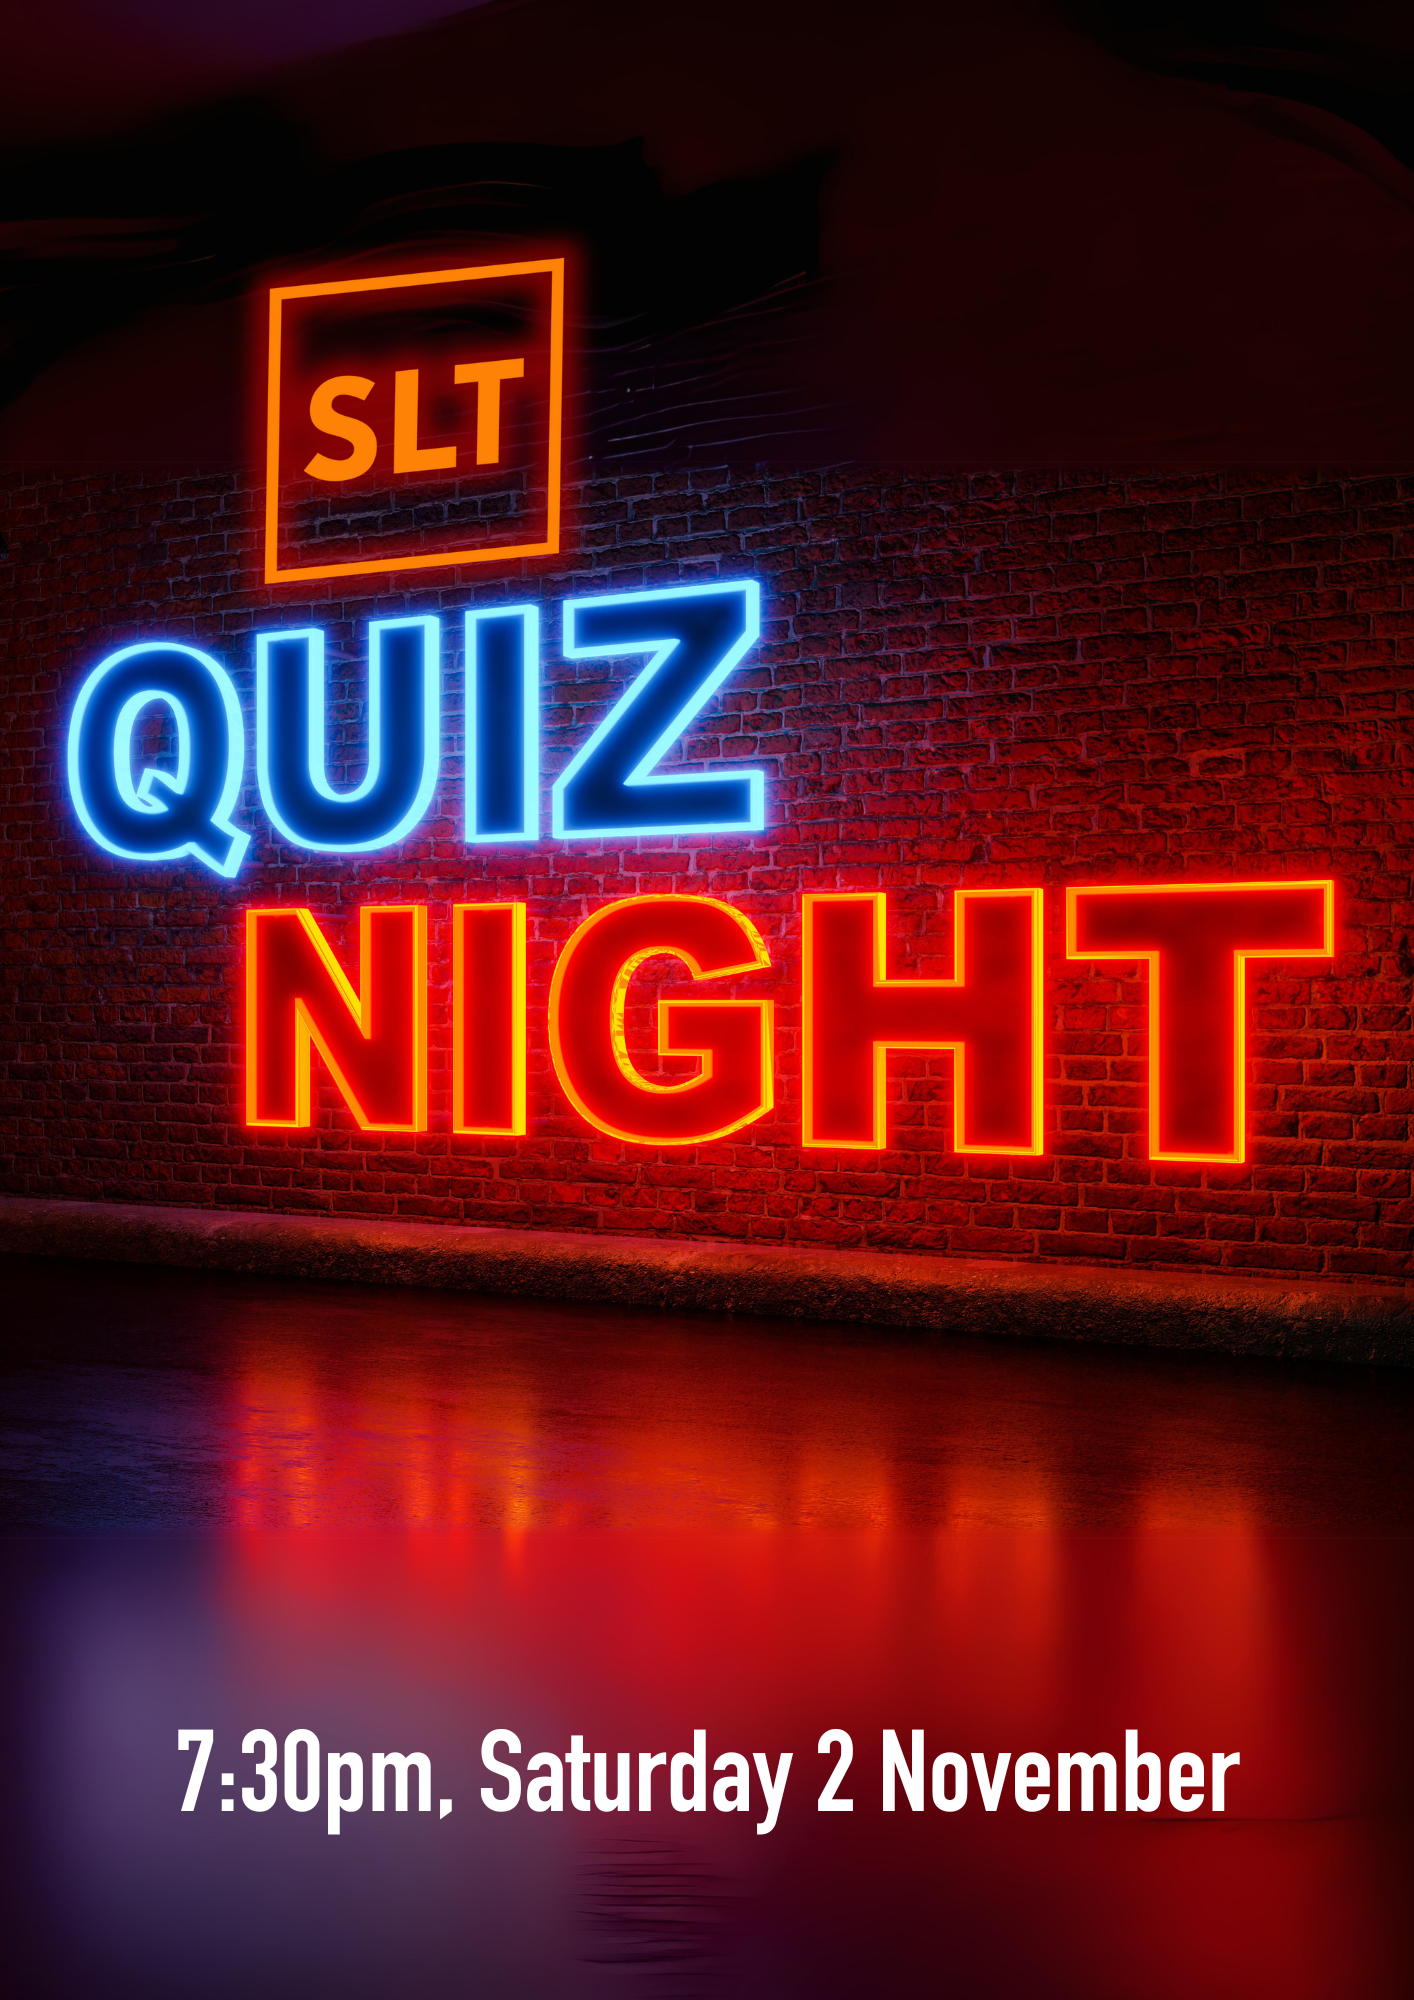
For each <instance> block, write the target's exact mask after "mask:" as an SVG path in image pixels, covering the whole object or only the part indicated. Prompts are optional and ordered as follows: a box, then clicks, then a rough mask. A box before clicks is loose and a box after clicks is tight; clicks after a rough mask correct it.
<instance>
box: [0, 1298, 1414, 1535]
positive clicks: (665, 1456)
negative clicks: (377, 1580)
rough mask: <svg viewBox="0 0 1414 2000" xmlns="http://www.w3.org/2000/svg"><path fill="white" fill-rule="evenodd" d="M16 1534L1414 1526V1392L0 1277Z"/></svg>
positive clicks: (953, 1349)
mask: <svg viewBox="0 0 1414 2000" xmlns="http://www.w3.org/2000/svg"><path fill="white" fill-rule="evenodd" d="M0 1286H3V1294H4V1297H5V1300H6V1309H5V1333H4V1335H3V1338H2V1339H0V1520H3V1521H5V1522H6V1523H7V1524H9V1525H11V1526H17V1527H64V1528H120V1527H131V1528H151V1527H194V1526H212V1527H214V1526H227V1527H241V1528H252V1527H271V1528H277V1527H375V1526H398V1525H408V1526H419V1527H434V1526H439V1525H440V1526H462V1525H470V1524H477V1525H482V1526H490V1527H528V1526H542V1527H543V1526H603V1525H611V1524H617V1525H626V1526H627V1525H632V1526H646V1525H650V1524H669V1523H674V1524H677V1525H680V1526H689V1525H699V1526H711V1525H715V1526H722V1527H768V1526H779V1527H786V1526H802V1527H803V1526H810V1527H841V1528H844V1527H853V1528H865V1527H905V1526H907V1527H916V1528H925V1527H932V1526H950V1525H955V1526H960V1525H972V1526H987V1527H1032V1526H1034V1527H1072V1528H1087V1527H1088V1528H1119V1527H1137V1526H1145V1525H1164V1524H1168V1525H1175V1526H1177V1525H1188V1526H1194V1527H1197V1526H1210V1527H1216V1526H1221V1525H1225V1524H1240V1525H1246V1526H1258V1525H1260V1526H1266V1527H1274V1528H1277V1527H1293V1528H1294V1527H1302V1528H1322V1527H1325V1528H1331V1529H1340V1528H1351V1529H1359V1528H1365V1529H1372V1530H1376V1531H1385V1532H1388V1531H1391V1530H1406V1529H1409V1528H1410V1527H1411V1526H1414V1453H1411V1450H1410V1443H1411V1439H1414V1371H1411V1372H1409V1373H1405V1372H1403V1371H1396V1370H1380V1369H1359V1368H1349V1367H1338V1366H1321V1365H1318V1364H1313V1363H1286V1362H1278V1361H1250V1360H1233V1359H1227V1358H1224V1357H1217V1356H1208V1355H1201V1356H1182V1355H1175V1354H1169V1353H1155V1352H1149V1351H1143V1350H1141V1351H1135V1350H1132V1349H1123V1350H1119V1349H1107V1348H1090V1347H1074V1346H1070V1345H1060V1344H1051V1343H1047V1342H1013V1341H1006V1342H987V1341H967V1342H951V1341H945V1340H939V1339H933V1338H925V1337H922V1336H903V1335H898V1334H877V1333H871V1332H868V1331H865V1330H862V1329H860V1328H858V1327H850V1326H843V1325H825V1326H820V1325H807V1324H792V1323H789V1322H781V1321H754V1322H746V1321H742V1320H728V1321H720V1320H711V1319H704V1318H691V1317H686V1316H683V1317H669V1316H664V1315H659V1314H652V1313H626V1312H623V1311H621V1310H618V1309H613V1308H605V1309H587V1308H584V1307H574V1306H556V1305H547V1304H540V1303H520V1302H508V1301H505V1300H500V1299H481V1298H473V1297H467V1296H464V1295H459V1294H455V1293H451V1294H449V1293H441V1292H420V1291H414V1290H406V1291H404V1290H392V1289H389V1290H383V1289H372V1288H364V1287H354V1286H333V1285H287V1284H278V1283H274V1282H271V1281H267V1280H262V1279H253V1278H241V1277H233V1276H232V1277H228V1276H224V1275H215V1274H205V1273H186V1272H172V1271H147V1270H142V1269H138V1268H133V1267H128V1266H121V1265H119V1266H112V1265H70V1264H59V1263H49V1262H45V1261H43V1260H37V1259H36V1260H25V1259H10V1260H0Z"/></svg>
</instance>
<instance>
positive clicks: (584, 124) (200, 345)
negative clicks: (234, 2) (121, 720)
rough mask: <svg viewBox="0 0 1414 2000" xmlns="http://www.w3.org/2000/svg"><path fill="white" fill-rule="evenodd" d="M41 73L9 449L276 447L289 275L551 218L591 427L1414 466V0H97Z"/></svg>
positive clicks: (690, 439) (63, 18)
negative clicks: (265, 406)
mask: <svg viewBox="0 0 1414 2000" xmlns="http://www.w3.org/2000/svg"><path fill="white" fill-rule="evenodd" d="M369 36H375V37H382V39H376V40H370V39H368V37H369ZM6 67H7V83H8V91H9V96H10V103H9V106H8V109H7V120H6V122H7V129H8V132H9V133H10V135H11V136H12V141H13V142H12V143H11V145H10V146H9V148H8V149H7V151H6V153H5V155H4V157H3V160H0V166H3V179H0V189H3V194H0V211H2V212H3V221H0V256H2V257H3V266H0V276H3V285H4V290H3V296H0V404H4V405H8V408H7V409H6V412H5V415H4V418H3V429H0V451H3V455H4V457H5V459H6V461H7V462H8V463H10V464H12V465H13V464H15V463H17V462H24V463H27V464H32V465H45V464H63V463H91V464H110V463H131V462H143V461H147V460H154V459H161V460H164V461H186V462H191V463H198V462H199V463H204V464H211V463H230V462H233V461H234V460H236V459H239V458H242V457H244V456H247V455H248V450H249V447H248V444H247V427H246V421H245V413H246V401H247V397H248V393H249V388H250V384H251V381H252V379H253V375H254V372H255V370H254V368H253V361H254V358H255V357H254V351H253V343H255V341H256V334H255V331H254V316H253V314H252V312H251V301H252V299H253V298H255V297H256V296H257V295H258V293H259V291H260V290H261V288H262V287H263V286H264V285H265V284H266V283H267V282H268V281H269V279H270V277H271V276H272V274H275V273H281V274H286V275H288V274H289V273H290V272H292V271H294V272H298V273H299V274H301V275H302V274H305V273H309V272H315V271H318V272H325V271H329V270H334V269H340V268H354V267H365V268H366V267H367V265H368V263H369V262H370V261H378V260H383V261H386V260H387V259H388V258H390V257H395V256H396V257H403V258H405V257H407V256H413V257H415V258H416V259H417V260H418V261H422V260H423V259H424V258H433V257H435V258H441V257H443V256H444V255H448V256H454V257H458V258H460V257H462V256H464V255H468V254H469V255H472V256H474V255H476V254H479V252H480V251H481V250H482V249H484V248H486V247H487V246H492V247H494V248H496V249H497V251H498V252H500V251H502V250H504V249H505V248H506V246H507V245H508V244H512V243H514V244H517V245H525V246H527V247H530V246H535V247H542V246H544V245H546V244H549V243H555V244H563V245H566V246H568V247H570V248H571V249H572V250H573V251H575V252H576V253H577V261H578V266H579V269H580V272H581V282H580V285H579V289H578V292H577V295H576V298H575V301H574V313H573V318H574V339H575V342H576V344H577V347H578V349H579V351H580V354H581V356H582V357H583V359H584V362H585V366H584V367H583V368H582V370H581V374H580V380H581V385H582V393H581V396H580V400H579V405H578V409H577V413H576V448H577V450H578V451H579V453H580V455H581V457H593V458H616V457H617V458H623V457H625V456H628V457H632V456H634V455H635V454H638V455H643V454H648V455H650V456H655V457H656V458H659V459H661V458H663V457H673V456H679V455H689V456H690V455H692V454H694V453H698V454H700V453H703V452H710V453H714V454H717V455H721V454H722V453H724V452H725V453H728V454H730V453H737V454H740V453H743V452H744V453H746V454H747V455H749V456H753V457H757V458H761V457H772V458H781V457H785V458H796V459H811V458H813V459H816V460H818V459H821V458H831V457H836V456H840V455H850V456H864V457H869V456H880V457H889V458H891V459H893V460H895V461H897V460H898V459H900V458H902V459H904V460H916V461H918V462H919V463H926V464H931V465H960V464H965V465H973V466H975V465H979V464H997V465H1015V464H1025V463H1038V462H1066V463H1071V464H1074V463H1077V462H1080V463H1084V462H1097V461H1100V460H1105V461H1108V462H1121V461H1130V462H1133V461H1136V460H1138V461H1143V462H1150V463H1151V462H1174V463H1194V462H1203V461H1210V462H1222V463H1227V462H1232V461H1234V460H1241V461H1246V462H1252V461H1272V462H1282V463H1292V462H1302V463H1306V462H1326V463H1330V462H1340V463H1348V464H1380V465H1386V464H1407V463H1409V462H1411V459H1414V393H1411V390H1410V388H1409V386H1408V379H1407V378H1408V375H1409V368H1408V360H1407V357H1408V353H1409V348H1410V334H1411V330H1414V329H1411V318H1414V16H1411V15H1410V13H1409V11H1408V10H1407V8H1403V7H1401V8H1398V9H1396V8H1394V7H1381V6H1375V5H1360V4H1358V0H1351V4H1344V5H1334V4H1327V5H1313V6H1307V7H1298V6H1294V5H1288V6H1260V5H1241V4H1226V5H1217V4H1214V5H1194V4H1177V0H1175V4H1170V5H1164V6H1144V7H1139V6H1135V5H1123V4H1119V0H1113V4H1105V0H1094V4H1089V3H1088V0H1087V4H1081V0H1076V4H1074V5H1070V6H1060V5H1056V6H1045V5H1029V4H1025V0H992V4H990V5H988V6H987V7H985V8H984V7H980V6H976V5H951V6H950V5H948V4H946V0H933V4H900V0H878V4H876V5H875V6H872V7H870V8H868V9H862V8H857V7H855V8H849V9H843V8H840V9H835V10H831V9H829V8H828V7H821V6H819V5H813V6H812V5H806V4H801V3H800V0H764V4H763V0H752V4H745V0H721V4H719V5H717V6H716V7H715V8H713V9H712V10H711V12H710V14H706V13H703V12H702V11H700V10H693V11H691V12H689V10H686V9H681V8H664V7H663V6H662V5H661V4H649V3H648V0H601V4H597V5H594V6H588V5H585V4H583V0H503V4H489V5H486V6H483V7H480V8H475V9H472V10H470V11H467V12H462V13H459V14H455V15H450V16H448V15H447V13H446V10H445V9H444V8H443V7H441V6H438V5H436V4H434V0H356V3H355V0H346V4H344V5H341V6H339V7H337V8H336V7H334V6H331V5H311V6H305V7H302V8H300V9H290V8H288V7H282V6H277V5H274V4H268V5H267V4H263V0H262V4H259V5H248V6H245V7H243V8H242V9H241V10H194V9H191V8H190V7H189V6H178V5H177V4H175V0H142V3H141V4H137V0H134V4H127V5H124V4H121V0H57V4H55V5H54V6H47V7H46V8H44V9H30V10H26V12H25V14H24V17H23V19H22V21H21V22H20V24H19V32H18V34H17V35H15V36H12V38H11V46H10V48H9V51H8V55H7V65H6ZM634 397H636V399H637V400H632V399H633V398H634Z"/></svg>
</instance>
